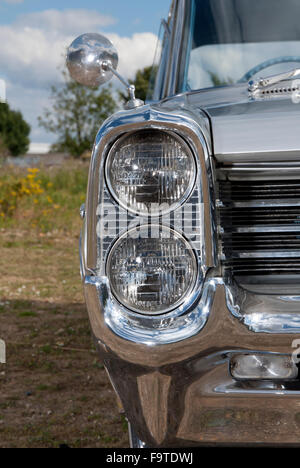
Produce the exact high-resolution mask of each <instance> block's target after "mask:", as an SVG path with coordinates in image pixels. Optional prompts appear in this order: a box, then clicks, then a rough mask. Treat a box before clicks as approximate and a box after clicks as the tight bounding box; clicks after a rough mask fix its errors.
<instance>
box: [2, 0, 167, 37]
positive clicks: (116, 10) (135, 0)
mask: <svg viewBox="0 0 300 468" xmlns="http://www.w3.org/2000/svg"><path fill="white" fill-rule="evenodd" d="M170 4H171V0H151V1H149V0H129V1H125V0H109V1H108V0H86V1H82V0H61V1H59V0H51V1H48V0H43V1H41V0H24V1H23V2H20V3H6V1H5V0H0V24H7V23H11V22H12V21H14V19H15V18H16V17H17V16H19V15H22V14H28V13H32V12H36V11H42V10H50V9H57V10H66V9H81V8H84V9H89V10H96V11H99V12H100V13H101V14H103V15H110V16H112V17H113V18H115V19H116V23H115V24H114V25H113V27H111V28H110V30H111V31H113V32H118V33H119V34H122V35H128V34H132V33H133V32H145V31H151V32H154V33H157V32H158V28H159V23H160V20H161V18H163V17H166V16H167V14H168V10H169V6H170Z"/></svg>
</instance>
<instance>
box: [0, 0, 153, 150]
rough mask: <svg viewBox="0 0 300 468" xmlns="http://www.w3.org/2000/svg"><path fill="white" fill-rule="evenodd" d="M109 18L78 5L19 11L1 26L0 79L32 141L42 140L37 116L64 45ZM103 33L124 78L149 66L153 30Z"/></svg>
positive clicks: (100, 27)
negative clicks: (115, 51) (126, 34)
mask: <svg viewBox="0 0 300 468" xmlns="http://www.w3.org/2000/svg"><path fill="white" fill-rule="evenodd" d="M0 1H1V0H0ZM114 22H115V20H114V19H113V18H112V17H109V16H104V15H101V14H99V13H97V12H95V11H90V10H82V9H81V10H65V11H57V10H45V11H42V12H38V13H31V14H28V15H22V16H20V17H19V18H18V19H17V20H16V21H15V22H14V23H12V24H10V25H0V43H1V44H5V47H1V48H0V78H5V79H6V80H7V81H8V90H7V99H8V102H10V103H11V104H12V106H13V107H14V108H18V109H20V110H21V111H22V112H23V114H24V116H25V118H26V119H28V121H29V122H30V124H31V125H32V127H33V131H32V139H33V140H35V139H37V140H38V141H43V140H45V134H44V135H41V133H42V132H43V130H41V129H39V128H37V120H36V119H37V116H38V115H40V114H41V113H42V109H43V107H45V106H47V105H49V101H48V97H49V88H50V85H51V84H55V83H57V82H59V81H60V79H61V73H60V71H59V70H58V67H59V66H60V65H62V64H63V60H64V59H63V55H64V54H65V51H66V48H67V47H68V45H69V44H70V43H71V42H72V40H73V39H74V38H75V37H76V36H77V35H79V34H82V33H84V32H97V31H98V32H100V31H103V28H104V27H107V26H109V25H111V24H113V23H114ZM106 35H107V36H108V37H109V38H110V39H111V40H112V42H113V43H114V44H115V46H116V47H117V49H118V52H119V58H120V60H119V69H118V70H119V72H120V73H121V74H123V75H124V76H125V77H126V78H132V77H133V76H134V75H135V72H136V71H137V70H138V69H139V68H142V67H144V66H147V65H151V63H152V61H153V57H154V52H155V46H156V41H157V38H156V36H155V35H154V34H152V33H138V34H134V35H133V36H132V37H121V36H119V35H117V34H106ZM49 138H50V137H48V139H49ZM37 140H36V141H37Z"/></svg>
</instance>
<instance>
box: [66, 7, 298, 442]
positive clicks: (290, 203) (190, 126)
mask: <svg viewBox="0 0 300 468" xmlns="http://www.w3.org/2000/svg"><path fill="white" fill-rule="evenodd" d="M261 3H262V2H256V3H255V5H253V2H250V1H249V0H239V1H238V2H234V1H233V0H225V1H223V2H220V1H216V0H175V1H173V3H172V6H171V10H170V16H169V19H168V22H166V23H164V25H165V26H164V31H165V36H164V40H163V43H162V54H161V60H160V64H159V68H158V72H157V79H156V86H155V90H154V94H153V100H152V102H149V103H148V104H146V105H141V104H142V103H141V102H139V101H137V100H135V97H134V96H133V95H132V96H131V97H132V99H131V105H129V106H128V109H127V110H125V111H120V112H118V113H117V114H115V115H114V116H112V117H111V118H110V119H109V120H107V121H106V122H105V123H104V125H103V126H102V127H101V129H100V131H99V133H98V135H97V138H96V142H95V146H94V150H93V156H92V161H91V167H90V176H89V185H88V193H87V201H86V206H85V210H84V212H83V218H84V226H83V231H82V239H81V273H82V278H83V283H84V290H85V298H86V303H87V308H88V313H89V318H90V322H91V327H92V331H93V335H94V337H95V341H96V344H97V347H98V349H99V352H100V355H101V357H102V359H103V362H104V364H105V367H106V369H107V371H108V374H109V376H110V379H111V382H112V385H113V387H114V389H115V391H116V393H117V395H118V396H119V398H120V400H121V402H122V404H123V407H124V410H125V413H126V416H127V418H128V421H129V423H130V432H131V445H132V447H143V446H149V447H188V446H189V447H190V446H200V445H215V444H218V445H277V446H278V445H299V442H300V441H299V435H298V432H299V429H300V380H299V372H298V359H297V357H298V352H299V350H298V347H299V344H300V340H299V341H298V340H297V338H298V334H299V333H300V285H299V278H300V276H299V274H300V248H299V247H300V245H299V244H300V221H299V220H300V138H299V122H300V107H299V104H298V103H299V101H300V100H299V99H298V97H299V81H297V80H296V78H297V76H298V73H297V70H296V71H295V70H294V71H292V72H291V69H292V68H293V62H297V61H298V62H299V63H300V57H298V56H297V54H296V50H298V49H300V47H299V46H300V30H299V27H298V23H297V19H298V18H299V17H300V5H298V3H297V2H295V1H293V0H289V1H287V2H285V3H284V5H285V9H284V12H283V13H282V9H281V7H282V3H283V2H281V1H279V0H272V1H271V0H268V1H265V2H263V4H264V5H261ZM271 6H272V8H271ZM267 7H269V8H267ZM265 8H266V11H268V19H269V22H268V24H266V25H265V28H264V30H263V31H262V30H261V26H262V24H263V21H264V13H266V11H265ZM282 15H283V16H284V18H283V16H282ZM93 40H94V43H95V37H94V39H93ZM94 45H95V44H94ZM207 47H208V50H207ZM282 50H283V51H284V55H281V54H282ZM254 51H256V55H255V54H254ZM75 52H76V53H75V56H73V58H72V56H71V55H72V53H73V54H74V47H73V49H71V53H70V56H71V58H70V56H69V63H70V62H72V60H73V61H75V60H77V61H78V51H77V50H76V51H75ZM109 53H110V54H111V53H112V52H111V51H109ZM76 54H77V55H76ZM74 57H75V58H74ZM229 57H233V58H232V63H230V66H229V65H228V60H229ZM221 58H222V61H220V59H221ZM80 60H81V61H82V55H81V56H80ZM210 60H211V62H210ZM257 60H258V62H257ZM107 62H109V55H107V57H105V64H104V67H102V68H101V67H100V68H101V73H102V79H103V81H105V76H104V77H103V75H105V73H108V72H111V71H112V69H111V68H110V67H111V66H112V65H110V64H109V63H107ZM115 62H116V60H115ZM110 63H112V62H110ZM258 63H261V65H259V66H257V64H258ZM208 64H209V65H208ZM85 66H86V65H85ZM98 66H99V64H98ZM214 66H215V67H219V68H218V70H217V71H216V69H214ZM70 68H71V69H72V67H70ZM272 69H273V74H272V73H270V71H272ZM81 71H82V70H81ZM98 72H99V70H98ZM231 73H232V74H231ZM113 74H116V73H114V71H113ZM235 74H236V76H235ZM257 75H259V76H260V75H263V77H264V80H262V79H261V80H259V79H257ZM269 75H272V76H271V78H266V77H268V76H269ZM299 77H300V74H299ZM255 78H256V79H255ZM291 78H292V79H291ZM209 80H210V81H209ZM217 85H222V86H217Z"/></svg>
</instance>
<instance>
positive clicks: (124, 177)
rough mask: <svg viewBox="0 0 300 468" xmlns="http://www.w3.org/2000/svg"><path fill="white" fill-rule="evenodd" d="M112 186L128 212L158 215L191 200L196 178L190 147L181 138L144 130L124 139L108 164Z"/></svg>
mask: <svg viewBox="0 0 300 468" xmlns="http://www.w3.org/2000/svg"><path fill="white" fill-rule="evenodd" d="M106 178H107V182H108V186H109V188H110V191H111V193H112V195H113V197H114V198H115V199H116V201H117V202H118V203H119V204H120V205H121V206H122V207H124V208H126V209H127V210H128V211H131V212H134V213H136V214H139V215H143V216H144V215H146V216H148V215H152V216H157V215H161V214H164V213H166V212H169V211H171V210H174V209H176V207H178V206H179V205H180V204H182V203H183V202H184V201H186V200H187V198H188V197H189V195H190V194H191V191H192V189H193V186H194V183H195V178H196V164H195V160H194V157H193V154H192V152H191V150H190V149H189V147H188V145H187V144H186V143H185V142H184V141H183V140H182V139H181V138H180V137H178V136H177V135H175V134H173V133H168V132H164V131H159V130H143V131H139V132H135V133H133V134H130V135H126V136H125V137H123V138H120V139H119V140H118V141H117V142H116V143H115V144H114V145H113V147H112V149H111V150H110V152H109V155H108V159H107V162H106Z"/></svg>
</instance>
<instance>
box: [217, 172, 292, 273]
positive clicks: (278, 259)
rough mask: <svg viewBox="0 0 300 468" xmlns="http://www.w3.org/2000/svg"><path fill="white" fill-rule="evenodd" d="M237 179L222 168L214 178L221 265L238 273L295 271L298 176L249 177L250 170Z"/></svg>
mask: <svg viewBox="0 0 300 468" xmlns="http://www.w3.org/2000/svg"><path fill="white" fill-rule="evenodd" d="M247 176H249V178H250V177H251V180H249V179H247ZM221 179H224V173H223V174H222V177H221ZM241 179H242V180H235V179H234V178H233V180H230V171H229V170H228V168H226V180H220V181H219V198H220V205H219V206H220V210H219V212H220V224H221V242H222V251H223V264H224V266H225V268H226V269H227V270H229V271H231V272H232V274H233V275H238V276H256V275H268V276H270V275H274V277H275V276H276V278H278V276H281V275H284V276H285V277H287V275H289V276H291V275H300V177H299V180H298V179H291V180H282V174H281V179H280V180H276V179H275V178H274V179H273V180H269V179H267V180H254V177H253V168H251V172H249V174H247V171H244V172H243V175H242V178H241ZM299 279H300V278H299Z"/></svg>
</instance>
